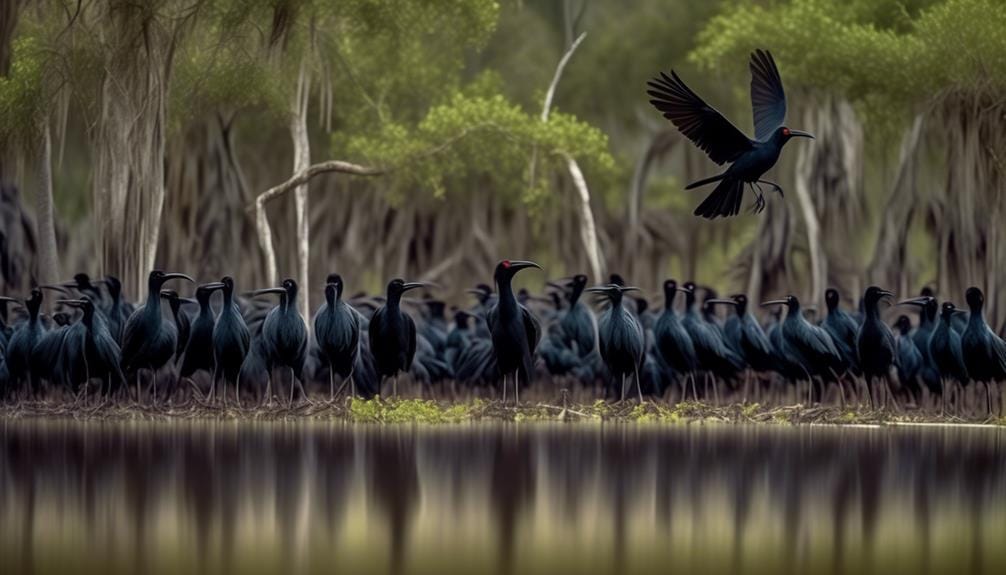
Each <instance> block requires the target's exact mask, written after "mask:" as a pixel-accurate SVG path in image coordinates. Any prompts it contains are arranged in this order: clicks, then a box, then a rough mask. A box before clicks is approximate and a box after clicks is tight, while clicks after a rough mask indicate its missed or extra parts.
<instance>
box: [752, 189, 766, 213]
mask: <svg viewBox="0 0 1006 575" xmlns="http://www.w3.org/2000/svg"><path fill="white" fill-rule="evenodd" d="M748 187H750V188H751V191H752V192H754V195H755V202H754V204H752V205H751V213H752V214H760V213H762V211H764V210H765V192H764V191H763V190H762V189H761V186H760V185H758V182H749V183H748Z"/></svg>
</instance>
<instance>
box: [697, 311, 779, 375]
mask: <svg viewBox="0 0 1006 575" xmlns="http://www.w3.org/2000/svg"><path fill="white" fill-rule="evenodd" d="M709 303H723V304H729V305H732V306H733V307H734V314H733V315H732V316H731V317H729V318H728V319H727V321H726V323H725V324H724V326H723V331H724V333H725V334H726V337H727V341H728V342H731V345H732V347H733V348H734V351H736V352H737V353H739V354H740V356H741V358H742V359H743V360H744V362H745V363H746V364H747V365H748V367H750V368H751V369H753V370H755V371H772V370H774V369H776V358H775V352H774V350H773V349H772V343H771V342H770V341H769V339H768V336H767V335H766V334H765V331H764V330H763V329H762V327H761V324H759V323H758V320H757V319H755V317H754V316H753V315H751V312H750V311H749V310H748V298H747V296H746V295H744V294H738V295H735V296H734V297H733V299H723V300H709Z"/></svg>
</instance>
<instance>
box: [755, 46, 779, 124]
mask: <svg viewBox="0 0 1006 575" xmlns="http://www.w3.org/2000/svg"><path fill="white" fill-rule="evenodd" d="M751 107H752V108H753V111H754V128H755V139H757V140H761V141H764V140H767V139H768V137H769V136H771V135H772V132H775V131H776V129H777V128H779V127H780V126H782V125H783V122H785V121H786V93H785V92H783V89H782V78H780V77H779V69H778V68H776V67H775V60H773V59H772V54H770V53H769V51H768V50H755V51H754V52H753V53H752V54H751Z"/></svg>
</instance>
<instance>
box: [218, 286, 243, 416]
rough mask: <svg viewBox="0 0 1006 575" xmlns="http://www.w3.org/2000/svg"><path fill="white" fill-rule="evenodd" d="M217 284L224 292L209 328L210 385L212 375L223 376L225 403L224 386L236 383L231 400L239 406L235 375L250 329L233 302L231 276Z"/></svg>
mask: <svg viewBox="0 0 1006 575" xmlns="http://www.w3.org/2000/svg"><path fill="white" fill-rule="evenodd" d="M220 283H221V284H223V287H222V288H220V289H221V291H222V292H223V294H224V305H223V307H222V308H220V315H218V316H217V323H216V325H215V326H214V327H213V363H214V369H215V370H216V371H215V375H214V378H213V379H214V381H213V385H214V386H215V385H216V378H218V377H223V378H224V385H225V387H224V401H225V402H226V400H227V391H226V390H227V388H226V385H227V383H229V382H234V383H235V385H236V387H235V391H234V401H235V403H237V404H238V405H240V403H241V387H240V381H239V379H238V377H239V375H240V373H241V364H242V363H243V362H244V360H245V356H246V355H248V349H249V347H250V346H251V332H250V331H248V325H247V324H245V319H244V316H242V315H241V310H240V309H239V308H238V305H237V303H235V301H234V278H232V277H230V276H224V277H223V279H221V280H220Z"/></svg>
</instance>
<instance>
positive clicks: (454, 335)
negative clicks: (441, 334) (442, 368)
mask: <svg viewBox="0 0 1006 575" xmlns="http://www.w3.org/2000/svg"><path fill="white" fill-rule="evenodd" d="M471 321H472V314H470V313H469V312H467V311H465V310H463V309H455V310H454V326H453V327H452V328H451V331H449V332H448V333H447V349H446V350H445V351H444V358H445V359H446V360H447V364H448V365H450V366H451V370H453V371H454V372H457V370H458V366H459V363H458V358H459V357H460V356H461V355H462V354H463V353H464V352H465V350H466V349H468V346H469V345H471V341H472V338H473V337H475V330H474V329H472V326H471Z"/></svg>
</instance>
